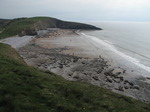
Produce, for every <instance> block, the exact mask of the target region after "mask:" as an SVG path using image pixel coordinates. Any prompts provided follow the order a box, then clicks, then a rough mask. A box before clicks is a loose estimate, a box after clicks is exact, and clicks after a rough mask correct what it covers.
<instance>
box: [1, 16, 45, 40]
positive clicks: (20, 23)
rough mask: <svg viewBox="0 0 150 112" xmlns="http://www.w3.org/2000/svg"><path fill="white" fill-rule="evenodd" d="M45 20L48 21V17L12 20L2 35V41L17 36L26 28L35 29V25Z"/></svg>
mask: <svg viewBox="0 0 150 112" xmlns="http://www.w3.org/2000/svg"><path fill="white" fill-rule="evenodd" d="M43 19H48V17H33V18H22V19H16V20H12V21H11V22H10V23H9V24H8V25H6V26H5V30H4V31H3V32H2V33H0V39H2V38H6V37H10V36H15V35H17V34H19V33H21V32H22V31H23V30H24V29H26V28H31V27H34V24H35V23H36V22H37V21H39V20H43Z"/></svg>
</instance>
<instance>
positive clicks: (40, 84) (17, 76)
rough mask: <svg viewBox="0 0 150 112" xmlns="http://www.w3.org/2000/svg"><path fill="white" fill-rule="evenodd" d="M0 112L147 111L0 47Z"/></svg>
mask: <svg viewBox="0 0 150 112" xmlns="http://www.w3.org/2000/svg"><path fill="white" fill-rule="evenodd" d="M0 112H150V105H148V104H145V103H142V102H140V101H136V100H134V99H132V98H128V97H125V96H122V95H119V94H116V93H113V92H111V91H109V90H107V89H103V88H100V87H97V86H93V85H91V84H86V83H79V82H70V81H67V80H64V79H63V78H61V77H59V76H56V75H55V74H52V73H50V72H46V71H40V70H37V69H35V68H32V67H29V66H27V65H26V64H25V62H24V61H23V60H22V58H21V57H20V56H19V55H18V54H17V53H16V51H15V50H14V49H13V48H11V47H10V46H8V45H4V44H0Z"/></svg>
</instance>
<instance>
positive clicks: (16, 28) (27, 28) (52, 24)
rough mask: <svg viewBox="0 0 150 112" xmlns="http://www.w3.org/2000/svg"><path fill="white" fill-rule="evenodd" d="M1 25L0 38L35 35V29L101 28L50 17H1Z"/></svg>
mask: <svg viewBox="0 0 150 112" xmlns="http://www.w3.org/2000/svg"><path fill="white" fill-rule="evenodd" d="M1 26H2V27H3V29H5V30H4V31H3V32H2V33H0V38H5V37H9V36H14V35H20V36H23V35H36V34H37V32H36V31H37V30H42V29H47V28H61V29H82V30H101V28H98V27H95V26H92V25H88V24H83V23H77V22H67V21H62V20H59V19H55V18H50V17H33V18H18V19H13V20H7V21H4V19H3V20H2V21H1V20H0V28H1Z"/></svg>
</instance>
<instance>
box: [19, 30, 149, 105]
mask: <svg viewBox="0 0 150 112" xmlns="http://www.w3.org/2000/svg"><path fill="white" fill-rule="evenodd" d="M74 35H76V34H74V31H72V30H60V29H58V30H54V31H51V32H48V33H46V35H40V36H39V35H38V36H37V38H35V39H33V40H32V41H31V42H30V43H29V44H28V45H26V46H24V47H21V48H18V49H17V51H18V52H19V54H20V55H21V56H22V57H23V58H24V60H25V62H26V63H27V64H28V65H30V66H34V67H37V68H40V69H44V70H47V71H50V72H53V73H55V74H58V75H60V76H62V77H64V78H65V79H67V80H70V81H80V82H86V83H91V84H93V85H96V86H101V87H104V88H107V89H110V90H112V91H114V92H116V93H120V94H123V95H126V96H130V97H133V98H135V99H138V100H141V101H143V102H147V103H150V85H149V84H148V83H147V82H146V81H147V80H148V79H147V78H144V77H142V76H137V77H131V76H132V73H131V72H128V70H125V69H123V68H120V67H119V66H117V67H114V66H112V65H111V64H110V63H109V62H108V61H107V60H105V58H103V57H101V55H99V56H95V57H93V56H88V55H87V54H86V55H84V54H82V53H81V54H79V51H80V52H84V51H83V47H81V46H79V43H80V41H81V40H82V38H80V37H77V36H78V35H76V36H75V37H77V38H75V37H74ZM62 39H63V40H64V42H63V44H62V43H58V41H61V42H62ZM43 40H44V42H43ZM48 40H50V41H51V42H49V41H48ZM67 41H68V43H69V42H72V43H71V45H74V43H73V42H78V44H77V45H78V46H69V45H68V44H67ZM85 41H86V40H85ZM48 44H49V45H48ZM84 47H86V46H84ZM92 50H93V49H92Z"/></svg>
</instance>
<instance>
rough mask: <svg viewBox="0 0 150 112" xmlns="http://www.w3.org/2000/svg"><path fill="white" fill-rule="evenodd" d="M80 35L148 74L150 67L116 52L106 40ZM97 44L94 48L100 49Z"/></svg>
mask: <svg viewBox="0 0 150 112" xmlns="http://www.w3.org/2000/svg"><path fill="white" fill-rule="evenodd" d="M80 35H82V36H85V37H86V38H88V39H90V40H92V41H93V42H95V43H97V44H100V45H103V46H105V47H107V48H108V49H110V50H111V51H113V52H114V53H116V54H118V55H119V56H121V57H123V58H124V59H126V60H127V61H129V62H131V63H133V64H135V65H136V66H138V67H140V68H142V69H144V70H146V71H148V72H150V67H148V66H145V65H143V64H141V63H140V61H139V60H138V59H136V58H133V57H131V56H129V55H127V54H124V53H122V52H120V51H119V50H117V49H116V48H115V47H114V45H113V43H112V42H109V41H106V40H101V39H99V38H97V37H95V36H90V35H86V34H85V33H80ZM97 44H95V45H96V47H100V46H98V45H97Z"/></svg>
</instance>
